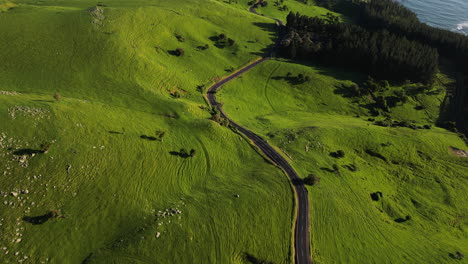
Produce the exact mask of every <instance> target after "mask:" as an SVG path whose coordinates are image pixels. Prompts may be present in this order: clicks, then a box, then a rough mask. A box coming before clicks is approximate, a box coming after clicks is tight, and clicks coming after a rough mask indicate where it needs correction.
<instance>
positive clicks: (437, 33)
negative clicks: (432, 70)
mask: <svg viewBox="0 0 468 264" xmlns="http://www.w3.org/2000/svg"><path fill="white" fill-rule="evenodd" d="M358 12H359V15H358V18H359V19H358V23H359V25H361V26H362V27H365V28H367V29H370V30H380V29H383V28H384V29H386V30H388V31H390V32H391V33H393V34H397V35H402V36H405V37H406V38H408V39H411V40H414V41H419V42H421V43H426V44H428V45H430V46H432V47H434V48H436V49H437V50H438V52H439V53H440V54H441V55H442V56H446V57H449V58H452V59H453V60H454V61H456V62H457V64H458V66H459V67H460V69H464V70H468V37H467V36H465V35H462V34H458V33H455V32H451V31H448V30H444V29H439V28H434V27H431V26H428V25H426V24H424V23H421V22H420V21H419V20H418V18H417V16H416V14H414V13H413V12H412V11H410V10H409V9H407V8H406V7H404V6H402V5H401V4H399V3H397V2H395V1H393V0H379V1H371V2H369V3H363V2H362V3H359V8H358Z"/></svg>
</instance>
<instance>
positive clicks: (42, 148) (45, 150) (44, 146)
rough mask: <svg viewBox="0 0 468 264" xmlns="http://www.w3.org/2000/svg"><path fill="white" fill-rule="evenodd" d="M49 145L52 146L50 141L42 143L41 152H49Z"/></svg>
mask: <svg viewBox="0 0 468 264" xmlns="http://www.w3.org/2000/svg"><path fill="white" fill-rule="evenodd" d="M51 146H52V144H50V143H44V144H42V145H41V153H43V154H47V152H49V150H50V147H51Z"/></svg>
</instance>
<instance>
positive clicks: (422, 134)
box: [218, 61, 468, 263]
mask: <svg viewBox="0 0 468 264" xmlns="http://www.w3.org/2000/svg"><path fill="white" fill-rule="evenodd" d="M288 72H290V73H292V75H293V76H295V75H297V74H299V73H301V74H304V75H308V76H310V77H311V81H310V82H308V83H305V84H291V82H290V81H288V80H285V79H284V78H285V76H286V75H287V73H288ZM440 79H442V80H444V79H446V78H445V77H443V76H440ZM362 80H365V78H364V76H359V75H358V74H353V73H345V72H340V71H339V70H336V69H329V68H325V67H320V66H317V65H308V66H304V65H299V64H293V63H289V62H284V61H268V62H266V63H265V64H263V65H261V66H259V67H258V68H256V69H254V70H252V72H249V73H248V74H247V75H246V76H244V77H243V78H241V79H239V80H236V81H235V82H233V83H231V84H228V85H227V86H226V87H225V88H224V89H223V90H221V91H220V92H219V93H218V97H219V98H220V100H221V101H222V102H223V103H224V109H225V111H226V113H227V114H228V115H229V116H230V117H231V118H232V119H233V120H236V121H238V122H239V123H240V124H242V125H245V126H246V127H249V128H251V129H253V130H254V131H255V132H256V133H259V134H261V135H263V136H264V137H265V138H268V140H269V141H270V142H271V143H273V144H274V145H275V146H277V147H278V148H279V149H280V150H281V151H283V153H284V155H285V156H287V157H289V159H290V160H291V161H292V164H293V166H295V168H296V169H297V170H298V172H299V173H300V174H301V175H302V176H303V177H305V176H307V175H308V174H310V173H314V174H316V175H318V176H319V177H320V178H321V183H320V184H319V185H318V186H313V187H310V188H309V193H310V204H311V216H310V218H311V246H312V250H313V259H314V260H315V262H316V263H458V261H457V260H454V259H452V258H451V257H450V255H449V254H454V253H455V252H456V251H460V252H466V251H467V250H468V248H467V245H468V240H467V231H466V230H467V219H466V213H465V212H466V211H467V209H468V208H467V204H466V201H467V199H468V195H467V184H466V183H467V174H466V171H467V168H468V160H466V159H463V158H459V157H455V156H453V155H452V154H451V153H450V152H449V147H456V148H460V149H466V148H467V147H466V145H465V144H464V142H463V141H462V140H461V139H460V138H459V137H458V136H457V135H455V134H454V133H451V132H448V131H446V130H443V129H440V128H432V129H429V130H426V129H424V130H412V129H409V128H387V127H379V126H376V125H373V123H372V122H369V121H367V119H368V118H375V117H373V116H370V114H369V110H368V109H367V108H366V107H365V106H366V105H367V104H366V103H368V101H369V100H370V99H369V98H346V97H344V96H343V91H342V88H341V87H342V84H345V85H347V84H349V83H350V82H351V81H356V82H358V83H360V82H361V81H362ZM445 81H448V80H445ZM443 82H444V81H443ZM441 88H442V87H441V86H440V85H439V86H435V87H433V90H439V89H441ZM392 89H398V88H396V87H394V88H392ZM443 97H444V93H443V92H440V93H438V94H436V93H431V92H427V93H423V94H418V95H414V96H412V97H410V98H409V100H408V102H407V103H406V104H405V105H400V106H397V107H396V108H393V109H391V113H389V114H390V116H391V117H392V118H393V119H396V120H402V118H406V120H408V121H410V120H414V121H416V123H417V124H421V125H424V124H433V123H434V122H435V121H436V120H437V118H438V109H439V104H440V103H438V102H440V100H441V99H443ZM421 102H423V103H424V104H425V106H426V107H425V110H415V107H417V106H418V105H420V104H421ZM376 119H377V120H379V119H383V117H377V118H376ZM338 150H343V151H344V153H345V157H344V158H341V159H337V158H334V157H332V156H331V155H330V153H332V152H336V151H338ZM379 154H380V156H379ZM334 165H335V166H336V167H334ZM336 168H337V169H338V170H336ZM374 192H382V194H383V198H381V199H380V200H379V201H378V202H377V201H373V200H372V199H371V195H370V194H371V193H374ZM406 216H410V218H411V219H410V220H408V221H406V222H403V221H404V220H405V218H406Z"/></svg>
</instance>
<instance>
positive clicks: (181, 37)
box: [175, 34, 185, 42]
mask: <svg viewBox="0 0 468 264" xmlns="http://www.w3.org/2000/svg"><path fill="white" fill-rule="evenodd" d="M175 37H176V38H177V40H178V41H179V42H184V41H185V38H184V37H183V36H182V35H180V34H176V35H175Z"/></svg>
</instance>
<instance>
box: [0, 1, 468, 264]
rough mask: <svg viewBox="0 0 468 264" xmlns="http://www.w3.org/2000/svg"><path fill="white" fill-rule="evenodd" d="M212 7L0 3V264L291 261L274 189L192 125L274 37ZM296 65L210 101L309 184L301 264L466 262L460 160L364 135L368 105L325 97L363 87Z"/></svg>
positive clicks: (289, 210) (410, 115) (396, 131)
mask: <svg viewBox="0 0 468 264" xmlns="http://www.w3.org/2000/svg"><path fill="white" fill-rule="evenodd" d="M228 2H229V1H217V0H216V1H215V0H173V1H170V0H153V1H150V0H125V1H124V0H117V1H112V2H103V6H99V7H96V2H93V1H87V0H74V1H64V0H44V1H28V0H10V1H5V0H3V1H2V0H0V32H1V34H0V60H1V63H0V192H1V193H0V207H1V210H0V234H1V236H0V263H18V262H23V263H59V264H62V263H78V264H80V263H88V264H89V263H99V264H100V263H125V264H126V263H239V264H240V263H255V262H261V261H268V262H272V263H291V262H292V255H291V251H292V249H291V245H292V243H291V237H292V232H291V231H292V219H293V207H294V201H293V194H292V190H291V188H290V185H289V182H288V180H287V177H286V176H285V175H284V174H283V173H282V172H281V171H280V170H279V169H277V168H276V167H274V166H272V165H271V164H269V163H267V162H266V161H265V160H263V159H262V157H261V156H259V155H258V153H257V152H256V151H255V150H254V149H253V148H252V147H251V146H249V144H247V143H246V142H245V140H244V139H243V138H242V137H241V136H239V135H237V134H235V133H233V132H232V131H231V130H230V129H228V128H225V127H222V126H220V125H218V124H217V123H214V122H213V121H210V120H209V118H210V114H209V112H208V111H206V106H207V105H206V102H205V99H204V97H203V94H204V90H205V89H206V87H207V86H208V85H209V84H211V83H213V82H214V81H216V80H218V79H219V78H220V77H221V76H224V75H228V74H229V73H230V72H231V71H232V70H233V69H237V68H239V67H241V66H242V65H245V64H247V63H248V62H249V61H252V60H254V59H256V58H259V57H260V56H262V54H264V52H265V51H266V49H265V47H268V46H271V45H272V44H273V43H274V39H275V37H276V27H275V25H274V23H273V21H272V20H271V19H268V18H264V17H261V16H256V15H254V14H250V13H249V12H247V11H246V9H247V7H248V6H247V2H248V1H247V0H240V1H237V3H231V4H229V3H228ZM285 4H287V5H288V6H289V7H290V10H291V11H300V12H301V13H303V14H306V15H312V16H313V15H322V14H326V13H327V10H325V9H321V8H319V7H316V6H313V5H304V4H302V3H299V2H298V1H295V0H286V1H285ZM259 12H260V13H262V14H265V15H267V16H274V17H278V18H281V19H284V18H285V16H286V15H287V12H280V11H279V10H277V8H276V7H274V6H273V5H272V3H270V5H269V6H268V7H266V8H260V9H259ZM220 34H226V35H227V37H228V38H232V39H233V40H234V41H235V44H234V45H232V46H226V47H223V45H220V43H219V42H216V40H215V37H216V36H219V35H220ZM206 44H208V47H209V48H208V49H201V48H198V47H203V46H205V45H206ZM177 48H182V49H183V50H184V55H183V56H175V55H173V54H174V52H175V50H176V49H177ZM309 66H310V67H309ZM309 66H304V65H299V64H292V63H289V62H281V61H269V62H267V63H265V64H262V65H261V66H259V67H258V68H256V69H254V70H252V71H251V72H249V73H247V74H246V75H245V76H243V77H242V78H240V79H239V80H236V81H235V82H233V83H231V84H229V85H227V86H226V87H225V88H224V90H222V91H221V92H220V95H219V96H220V98H221V100H222V101H224V103H225V106H224V108H225V110H226V112H227V113H228V114H229V115H230V117H231V118H232V119H233V120H235V121H238V122H239V123H240V124H242V125H245V126H246V127H247V128H249V129H252V130H253V131H255V132H256V133H258V134H260V135H262V136H264V137H265V138H269V141H270V142H271V143H272V144H273V145H275V146H276V147H278V148H279V149H281V150H282V151H283V152H284V153H285V155H286V156H289V157H290V158H291V160H292V164H293V165H294V167H295V168H296V169H297V170H298V172H299V173H300V175H302V176H306V175H307V174H309V173H316V174H317V175H319V176H320V177H321V178H322V180H321V183H320V185H318V186H314V187H311V188H310V189H309V193H310V205H311V221H312V223H311V236H312V239H311V243H312V250H313V258H314V261H315V263H327V264H328V263H450V262H451V261H452V262H454V263H460V262H459V261H458V262H456V261H453V260H452V259H451V258H450V257H449V253H455V252H456V251H461V252H467V251H468V248H467V246H466V245H467V244H468V240H467V232H466V228H467V219H466V211H467V209H468V208H467V204H466V200H467V194H466V193H467V191H468V190H467V184H466V180H467V175H466V170H467V167H468V162H467V161H466V159H461V158H457V157H455V156H453V155H451V154H450V152H449V150H448V148H449V147H450V146H452V147H457V148H460V149H466V146H465V145H464V143H463V142H462V141H461V140H460V139H459V138H458V137H457V136H456V135H455V134H453V133H450V132H447V131H445V130H442V129H439V128H432V129H429V130H417V131H415V130H410V129H408V128H384V127H377V126H374V125H372V124H371V122H369V121H366V120H367V118H369V111H368V109H367V108H366V106H367V105H369V104H370V103H372V102H371V100H370V99H369V98H346V97H344V95H345V94H343V91H341V90H340V89H339V87H340V85H341V84H343V83H345V84H350V83H351V82H352V81H355V82H358V83H359V82H362V81H363V80H364V79H365V76H359V75H356V74H354V73H344V72H341V71H339V70H335V69H328V68H323V67H318V66H316V65H309ZM287 72H291V73H293V74H294V75H296V74H299V73H303V74H307V75H310V76H311V77H312V80H311V82H309V83H306V84H301V85H293V84H291V83H290V82H289V81H288V80H287V79H285V78H284V76H285V75H286V74H287ZM441 80H442V82H444V81H445V79H444V78H443V76H441ZM337 86H338V87H337ZM441 88H443V87H442V86H441V87H434V89H433V90H434V91H436V90H440V89H441ZM55 93H59V94H60V96H57V99H60V100H55V99H54V94H55ZM385 93H387V92H383V94H385ZM443 98H444V93H443V92H438V93H432V94H430V93H427V94H418V95H414V96H412V97H411V98H410V99H409V102H408V103H406V104H404V105H401V106H397V107H396V108H393V109H392V112H391V116H392V118H394V119H397V120H401V119H404V118H407V119H409V120H414V121H415V122H416V123H418V124H420V125H427V124H433V123H434V122H435V121H436V120H437V118H438V115H439V104H440V102H441V101H442V100H443ZM421 105H423V106H424V107H423V110H415V109H414V108H415V107H418V106H421ZM355 116H359V117H355ZM377 119H383V118H382V117H379V118H377ZM157 131H163V132H165V136H164V138H163V140H162V141H159V140H155V139H156V138H157V137H158V132H157ZM181 149H186V150H187V152H188V151H190V150H191V149H194V150H195V155H194V156H193V157H188V155H185V154H184V153H182V152H183V151H181ZM45 150H47V151H46V152H47V153H42V152H44V151H45ZM337 150H343V151H344V152H345V153H346V155H345V157H344V158H342V159H335V158H332V157H330V155H329V153H330V152H333V151H337ZM366 151H367V152H366ZM369 151H371V152H369ZM369 153H374V156H372V155H370V154H369ZM375 153H378V154H381V155H382V157H384V158H385V159H386V161H384V160H383V159H382V157H380V158H378V157H375ZM334 164H336V165H337V166H338V168H339V171H333V170H334V169H333V165H334ZM351 165H354V166H356V167H357V169H358V170H357V171H356V172H351V171H350V170H349V168H353V167H352V166H351ZM344 166H347V167H344ZM377 191H381V192H382V193H383V198H382V199H381V200H380V201H378V202H374V201H372V200H371V198H370V193H372V192H377ZM236 195H239V197H236ZM50 212H54V213H56V214H57V216H59V217H52V218H51V219H49V218H48V215H49V213H50ZM407 215H410V216H411V220H409V221H407V222H404V223H397V222H395V220H396V219H399V218H402V219H404V218H405V217H406V216H407ZM46 220H47V221H46Z"/></svg>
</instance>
